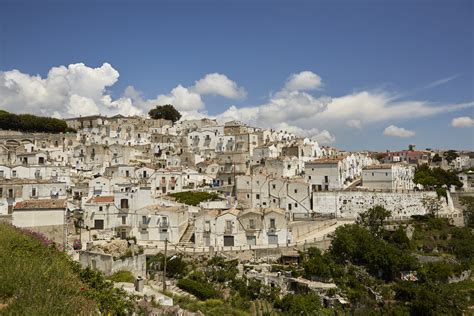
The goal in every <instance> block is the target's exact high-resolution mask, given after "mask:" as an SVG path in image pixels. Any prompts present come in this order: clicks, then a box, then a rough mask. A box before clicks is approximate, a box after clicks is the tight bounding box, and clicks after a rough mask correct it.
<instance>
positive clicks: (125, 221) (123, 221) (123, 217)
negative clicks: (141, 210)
mask: <svg viewBox="0 0 474 316" xmlns="http://www.w3.org/2000/svg"><path fill="white" fill-rule="evenodd" d="M122 225H127V218H126V217H125V216H122Z"/></svg>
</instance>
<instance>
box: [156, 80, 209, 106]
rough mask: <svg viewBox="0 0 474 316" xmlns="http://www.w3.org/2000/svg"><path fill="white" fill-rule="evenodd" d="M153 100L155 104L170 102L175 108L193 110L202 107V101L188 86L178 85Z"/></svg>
mask: <svg viewBox="0 0 474 316" xmlns="http://www.w3.org/2000/svg"><path fill="white" fill-rule="evenodd" d="M154 102H155V103H156V104H157V105H164V104H172V105H174V106H175V107H176V109H177V110H182V111H194V110H201V109H203V108H204V102H203V101H202V99H201V96H200V95H199V94H198V93H195V92H192V91H190V90H189V89H188V88H185V87H183V86H182V85H178V86H177V87H176V88H174V89H173V90H171V93H169V94H166V95H164V94H161V95H159V96H158V97H157V98H156V100H154Z"/></svg>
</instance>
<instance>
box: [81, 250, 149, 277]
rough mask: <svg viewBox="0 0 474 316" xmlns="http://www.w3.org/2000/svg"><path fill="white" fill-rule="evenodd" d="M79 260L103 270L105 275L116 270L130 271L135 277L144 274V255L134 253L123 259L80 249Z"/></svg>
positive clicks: (83, 264) (84, 264)
mask: <svg viewBox="0 0 474 316" xmlns="http://www.w3.org/2000/svg"><path fill="white" fill-rule="evenodd" d="M79 262H80V263H81V265H82V266H83V267H84V268H85V267H91V268H93V269H96V270H99V271H101V272H103V273H104V274H105V275H112V274H114V273H115V272H117V271H123V270H126V271H130V272H132V273H133V275H134V276H135V277H138V276H141V277H145V276H146V256H145V255H136V256H133V257H128V258H124V259H116V260H114V258H113V257H112V256H111V255H108V254H104V253H97V252H90V251H82V252H81V253H80V254H79Z"/></svg>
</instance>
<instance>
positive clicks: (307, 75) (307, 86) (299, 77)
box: [285, 71, 323, 91]
mask: <svg viewBox="0 0 474 316" xmlns="http://www.w3.org/2000/svg"><path fill="white" fill-rule="evenodd" d="M322 84H323V83H322V80H321V77H320V76H318V75H317V74H315V73H314V72H312V71H302V72H300V73H297V74H293V75H291V76H290V78H288V80H287V81H286V84H285V90H288V91H305V90H314V89H318V88H321V86H322Z"/></svg>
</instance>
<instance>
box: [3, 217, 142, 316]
mask: <svg viewBox="0 0 474 316" xmlns="http://www.w3.org/2000/svg"><path fill="white" fill-rule="evenodd" d="M0 280H1V281H0V314H14V315H78V314H95V313H97V311H99V310H100V311H102V312H111V313H112V314H114V315H116V314H125V313H126V311H130V310H132V309H133V308H134V306H133V304H132V303H131V301H130V300H128V297H127V296H126V295H125V293H123V292H122V291H120V290H117V289H114V288H113V286H112V284H111V283H110V282H108V281H106V280H105V278H104V277H103V275H102V274H100V273H98V272H95V271H92V270H90V269H82V268H80V267H79V266H78V265H77V264H76V263H74V262H72V261H71V259H70V258H69V257H68V256H67V255H66V254H64V253H63V252H61V251H59V250H58V249H56V247H55V246H54V245H52V244H51V243H50V242H49V241H48V240H46V239H44V238H43V237H42V236H40V235H38V234H34V233H30V232H27V231H22V230H19V229H17V228H14V227H12V226H10V225H7V224H3V223H0Z"/></svg>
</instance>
